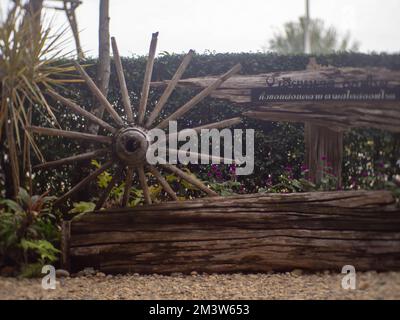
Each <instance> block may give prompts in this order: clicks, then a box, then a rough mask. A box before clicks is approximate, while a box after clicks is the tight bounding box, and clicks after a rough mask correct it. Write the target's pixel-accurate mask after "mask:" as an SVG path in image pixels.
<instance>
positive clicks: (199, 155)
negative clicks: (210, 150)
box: [160, 148, 235, 164]
mask: <svg viewBox="0 0 400 320" xmlns="http://www.w3.org/2000/svg"><path fill="white" fill-rule="evenodd" d="M160 150H161V151H164V150H165V152H166V153H168V155H170V156H171V155H173V156H176V155H177V156H179V155H183V156H187V155H190V156H194V157H196V158H197V159H201V160H203V161H207V162H208V161H210V160H211V162H212V163H226V164H231V163H235V160H234V159H232V158H225V157H219V156H214V155H212V154H205V153H198V152H194V151H185V150H177V149H169V148H166V149H162V148H161V149H160Z"/></svg>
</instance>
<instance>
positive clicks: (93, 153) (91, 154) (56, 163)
mask: <svg viewBox="0 0 400 320" xmlns="http://www.w3.org/2000/svg"><path fill="white" fill-rule="evenodd" d="M107 151H108V150H107V149H98V150H95V151H91V152H86V153H81V154H78V155H75V156H71V157H67V158H63V159H59V160H54V161H49V162H45V163H41V164H38V165H36V166H34V169H45V168H49V167H56V166H61V165H65V164H69V163H72V162H75V161H81V160H87V159H93V158H96V157H98V156H100V155H103V154H105V153H107Z"/></svg>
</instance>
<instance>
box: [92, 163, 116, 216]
mask: <svg viewBox="0 0 400 320" xmlns="http://www.w3.org/2000/svg"><path fill="white" fill-rule="evenodd" d="M120 173H121V171H120V170H118V172H117V173H116V174H115V175H114V176H113V177H112V179H111V181H110V182H109V184H108V185H107V188H106V189H105V190H104V191H103V193H102V194H101V196H100V198H99V200H98V201H97V203H96V208H95V210H100V209H101V208H102V207H103V205H104V203H105V202H106V201H107V199H108V197H109V195H110V193H111V190H112V188H113V187H114V186H115V184H116V183H117V182H118V181H119V180H120V178H121V176H120Z"/></svg>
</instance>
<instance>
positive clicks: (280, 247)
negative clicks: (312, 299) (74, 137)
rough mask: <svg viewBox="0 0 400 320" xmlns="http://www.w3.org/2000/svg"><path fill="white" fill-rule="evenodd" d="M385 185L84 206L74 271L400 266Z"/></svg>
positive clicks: (75, 238) (398, 228)
mask: <svg viewBox="0 0 400 320" xmlns="http://www.w3.org/2000/svg"><path fill="white" fill-rule="evenodd" d="M393 203H394V199H393V197H392V195H391V194H390V192H387V191H350V192H313V193H295V194H252V195H243V196H232V197H216V198H213V199H212V200H211V199H196V200H193V201H185V202H169V203H160V204H154V205H151V206H138V207H135V208H129V209H114V210H110V211H107V212H104V211H99V212H96V213H93V214H91V213H89V214H87V215H85V216H83V217H82V218H81V219H79V220H77V221H73V223H72V226H71V249H70V252H71V262H72V269H73V270H74V271H78V270H81V269H82V268H84V267H88V266H91V267H94V268H96V269H99V270H102V271H104V272H110V273H124V272H138V273H163V274H168V273H172V272H183V273H190V272H191V271H193V270H196V271H198V272H207V273H212V272H222V273H226V272H267V271H271V270H274V271H290V270H293V269H295V268H300V269H305V270H310V271H311V270H312V271H315V270H327V269H329V270H341V268H342V267H343V265H346V264H352V265H354V266H355V268H356V270H357V271H361V270H377V271H384V270H400V209H399V208H396V207H395V206H394V205H393Z"/></svg>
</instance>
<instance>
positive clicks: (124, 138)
mask: <svg viewBox="0 0 400 320" xmlns="http://www.w3.org/2000/svg"><path fill="white" fill-rule="evenodd" d="M157 37H158V33H154V34H153V35H152V39H151V43H150V50H149V56H148V60H147V65H146V71H145V76H144V82H143V87H142V91H141V98H140V102H139V107H138V110H137V118H136V119H135V118H134V112H133V108H132V105H131V102H130V98H129V94H128V89H127V86H126V82H125V77H124V73H123V69H122V64H121V59H120V56H119V52H118V47H117V43H116V41H115V38H112V39H111V40H112V49H113V55H114V63H115V67H116V72H117V76H118V80H119V84H120V90H121V96H122V102H123V106H124V110H125V115H126V119H127V121H124V120H123V118H121V116H120V115H119V114H118V113H117V112H116V111H115V109H114V108H113V106H112V105H111V103H110V102H109V101H108V100H107V98H106V97H105V96H104V95H103V94H102V93H101V91H100V90H99V89H98V87H97V86H96V84H95V83H94V82H93V80H92V79H91V78H90V77H89V76H88V74H87V73H86V71H85V70H84V69H83V68H82V67H81V66H80V65H79V64H78V63H75V67H76V69H77V71H78V72H79V74H80V76H81V78H82V79H83V80H84V81H85V83H86V85H87V86H88V87H89V89H90V90H91V92H92V93H93V95H94V96H95V97H96V99H97V100H98V101H99V102H100V103H101V104H102V105H103V106H104V108H105V110H107V112H108V113H109V114H110V116H111V117H112V119H113V120H114V122H115V125H110V124H109V123H107V122H105V121H104V120H102V119H100V118H98V117H96V116H95V115H93V114H91V113H90V112H88V111H86V110H85V109H83V108H82V107H80V106H79V105H77V104H76V103H74V102H73V101H71V100H69V99H67V98H64V97H62V96H61V95H59V94H58V93H56V92H54V91H49V92H48V93H49V95H50V96H51V97H53V98H54V99H56V100H58V101H59V102H60V103H61V104H62V105H63V106H65V107H67V108H69V109H70V110H72V111H73V112H75V113H77V114H79V115H81V116H83V117H84V118H86V119H87V120H90V121H92V122H93V123H96V124H97V125H99V126H100V127H102V128H104V129H105V130H106V131H107V132H108V135H94V134H88V133H81V132H76V131H65V130H59V129H53V128H43V127H36V126H30V127H29V128H28V129H29V130H30V131H31V132H33V133H37V134H43V135H49V136H63V137H67V138H71V139H78V140H88V141H91V142H93V143H97V144H100V145H103V146H104V147H103V148H100V149H96V150H93V151H89V152H87V153H82V154H78V155H74V156H71V157H68V158H64V159H59V160H55V161H51V162H46V163H43V164H40V165H38V166H36V168H37V169H43V168H49V167H53V166H58V165H63V164H69V163H72V162H75V161H80V160H87V159H94V158H96V157H98V156H106V157H107V158H108V159H109V160H108V161H107V162H106V163H104V164H103V165H102V166H101V167H100V168H98V169H97V170H95V171H94V172H93V173H91V174H90V175H88V176H87V177H86V178H84V179H83V180H82V181H80V182H79V183H78V184H77V185H75V186H74V187H73V188H71V189H70V190H69V191H68V192H66V193H65V194H64V195H63V196H61V197H60V198H58V199H57V201H56V205H57V204H60V203H62V202H63V201H65V200H66V199H67V198H69V197H70V196H72V195H73V194H74V193H76V192H77V191H79V190H80V189H82V188H83V187H84V186H85V185H87V184H88V183H90V182H91V181H93V180H95V179H96V178H97V177H98V176H99V175H100V174H101V173H102V172H104V171H105V170H107V169H110V168H111V167H113V166H116V167H117V168H118V169H119V171H120V172H121V173H124V174H125V189H124V194H123V197H122V203H121V205H122V206H127V204H128V201H129V196H130V195H129V193H130V188H131V186H132V182H133V176H134V173H135V171H136V172H137V175H138V180H139V183H140V186H141V188H142V190H143V196H144V200H145V202H146V203H147V204H151V202H152V200H151V197H150V192H149V187H148V184H147V179H146V175H145V173H146V171H149V172H151V173H152V175H153V176H154V177H155V178H156V179H157V181H158V182H159V184H160V185H161V186H162V188H163V189H164V190H165V191H166V193H167V194H168V195H169V196H170V197H171V198H172V199H173V200H178V198H177V195H176V193H175V192H174V191H173V189H172V187H171V186H170V185H169V183H168V182H167V181H166V179H165V178H164V177H163V176H162V174H161V172H160V171H159V170H158V169H157V167H156V166H154V165H150V164H149V163H148V162H147V160H146V152H147V149H148V147H149V143H150V141H149V136H148V130H149V129H152V128H159V129H165V128H166V127H167V126H168V123H169V121H174V120H177V119H179V118H180V117H182V116H183V115H184V114H186V113H187V112H188V111H189V110H191V109H192V108H193V107H194V106H195V105H196V104H198V103H199V102H200V101H201V100H203V99H204V98H205V97H207V96H208V95H209V94H210V93H211V92H212V91H213V90H215V89H216V88H218V87H219V86H220V85H221V84H222V83H223V82H224V81H226V80H227V79H228V78H230V77H231V76H232V75H234V74H235V73H237V72H238V71H239V70H240V69H241V66H240V65H239V64H238V65H235V66H234V67H233V68H232V69H230V70H229V71H228V72H226V73H225V74H223V75H222V76H220V77H219V78H216V80H215V81H214V82H213V83H212V84H211V85H210V86H208V87H207V88H205V89H203V90H202V91H201V92H200V93H198V94H197V95H196V96H195V97H193V98H192V99H191V100H189V101H188V102H187V103H185V104H184V105H183V106H182V107H180V108H179V109H178V110H177V111H175V112H174V113H172V114H171V115H169V116H168V117H167V118H166V119H163V120H162V121H161V122H160V123H159V124H158V125H156V126H154V125H153V123H154V121H155V120H156V118H157V117H158V116H159V115H160V112H161V110H162V109H163V107H164V106H165V105H166V103H167V101H168V98H169V97H170V95H171V93H172V92H173V90H174V89H175V87H176V85H177V83H178V81H179V80H180V79H181V77H182V75H183V73H184V71H185V70H186V68H187V66H188V65H189V62H190V60H191V58H192V56H193V53H194V52H193V51H192V50H190V51H189V53H188V54H187V55H186V56H185V57H184V59H183V61H182V63H181V64H180V66H179V67H178V69H177V71H176V72H175V74H174V76H173V77H172V79H171V80H170V81H169V82H168V85H167V86H166V88H165V91H164V92H163V94H162V95H161V97H160V99H159V100H158V102H157V104H156V106H155V107H154V109H153V110H152V112H151V113H150V115H149V116H148V117H147V119H145V113H146V107H147V100H148V95H149V89H150V81H151V75H152V72H153V65H154V58H155V52H156V46H157ZM239 122H240V118H232V119H227V120H224V121H220V122H216V123H211V124H208V125H204V126H201V127H196V128H193V129H195V130H196V131H200V130H201V129H212V128H224V127H228V126H231V125H234V124H236V123H239ZM197 156H199V157H201V156H202V155H201V154H197ZM207 156H208V155H207ZM159 166H162V168H163V169H165V170H167V171H169V172H172V173H173V174H175V175H177V176H178V177H180V178H181V179H184V180H186V181H187V182H189V183H190V184H192V185H194V186H195V187H196V188H198V189H199V190H201V191H203V192H205V193H206V194H207V195H209V196H216V195H217V194H216V193H215V192H214V191H212V190H210V189H209V188H208V187H207V186H206V185H204V184H203V183H202V182H201V181H200V180H198V179H197V178H195V177H193V176H192V175H189V174H187V173H186V172H184V171H182V170H181V169H179V168H178V167H176V166H175V165H171V164H162V165H159ZM118 179H123V177H121V178H120V175H118V174H117V175H114V176H113V179H112V181H111V182H110V183H109V184H108V186H107V187H106V189H105V190H104V192H103V194H102V195H100V197H99V200H98V202H97V204H96V209H100V208H101V207H102V206H103V205H104V203H105V201H106V200H107V198H108V196H109V194H110V192H111V190H112V188H113V187H114V186H115V184H116V183H117V182H118Z"/></svg>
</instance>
